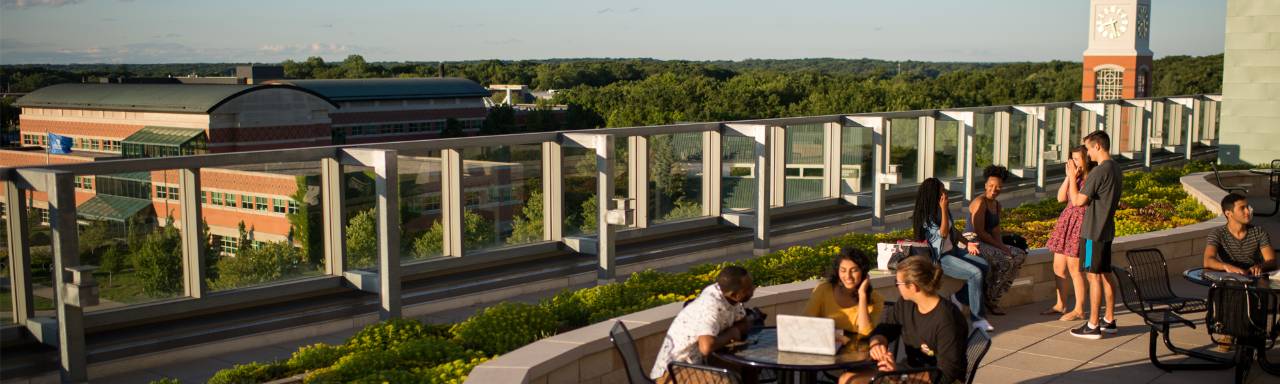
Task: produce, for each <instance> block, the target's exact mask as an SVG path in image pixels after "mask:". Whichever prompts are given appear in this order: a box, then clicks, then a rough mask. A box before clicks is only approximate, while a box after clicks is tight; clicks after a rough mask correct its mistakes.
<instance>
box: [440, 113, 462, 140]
mask: <svg viewBox="0 0 1280 384" xmlns="http://www.w3.org/2000/svg"><path fill="white" fill-rule="evenodd" d="M462 136H466V133H464V132H462V122H461V121H458V119H455V118H452V117H450V118H448V119H446V120H445V121H444V128H443V129H441V130H440V137H462Z"/></svg>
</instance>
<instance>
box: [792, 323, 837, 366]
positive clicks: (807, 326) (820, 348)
mask: <svg viewBox="0 0 1280 384" xmlns="http://www.w3.org/2000/svg"><path fill="white" fill-rule="evenodd" d="M835 329H836V321H835V320H832V319H828V318H825V317H808V316H791V315H778V351H781V352H800V353H811V354H816V355H827V356H833V355H835V354H836V333H835Z"/></svg>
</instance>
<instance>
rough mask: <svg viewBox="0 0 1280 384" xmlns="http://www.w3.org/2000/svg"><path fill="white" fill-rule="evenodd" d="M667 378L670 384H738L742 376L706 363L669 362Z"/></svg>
mask: <svg viewBox="0 0 1280 384" xmlns="http://www.w3.org/2000/svg"><path fill="white" fill-rule="evenodd" d="M667 378H669V379H671V384H739V383H742V378H740V377H739V376H738V374H737V373H736V372H733V371H730V370H728V369H724V368H718V367H711V366H706V365H698V364H689V363H682V362H678V361H675V362H671V364H668V365H667Z"/></svg>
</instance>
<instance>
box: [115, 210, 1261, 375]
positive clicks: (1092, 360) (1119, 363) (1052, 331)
mask: <svg viewBox="0 0 1280 384" xmlns="http://www.w3.org/2000/svg"><path fill="white" fill-rule="evenodd" d="M1250 202H1251V204H1252V205H1253V206H1254V207H1255V209H1257V211H1260V212H1269V211H1270V210H1271V207H1272V205H1270V204H1272V203H1270V201H1269V200H1264V199H1260V198H1259V199H1252V198H1251V199H1250ZM1254 223H1255V224H1257V225H1259V226H1262V227H1263V228H1264V229H1266V230H1267V232H1268V233H1269V234H1270V235H1271V238H1272V239H1273V240H1274V241H1276V243H1275V245H1276V246H1280V215H1278V216H1277V217H1272V218H1264V217H1258V218H1256V219H1255V220H1254ZM704 262H712V261H702V262H699V264H701V263H704ZM669 269H673V270H674V269H680V268H679V267H673V268H669ZM1171 281H1172V282H1173V285H1174V289H1175V291H1177V292H1178V294H1180V295H1183V296H1191V297H1205V295H1206V294H1207V289H1206V288H1204V287H1202V286H1198V285H1195V284H1192V283H1190V282H1187V281H1186V280H1184V279H1182V278H1181V276H1173V277H1172V279H1171ZM882 293H884V292H882ZM547 295H549V293H546V292H543V293H534V294H529V295H524V296H520V297H516V298H513V299H512V300H515V301H523V302H530V303H532V302H537V301H538V300H539V299H541V298H542V297H545V296H547ZM1051 305H1052V303H1051V302H1040V303H1033V304H1029V305H1024V306H1020V307H1015V308H1009V309H1008V312H1009V314H1008V315H1007V316H998V317H992V318H991V319H990V320H991V322H992V323H993V324H994V325H995V326H996V327H997V330H996V332H994V333H993V334H992V347H991V351H990V352H988V353H987V356H986V358H984V359H983V365H982V368H981V369H979V371H978V375H977V378H976V380H975V382H976V383H983V384H1005V383H1020V384H1022V383H1025V384H1040V383H1106V384H1111V383H1123V384H1138V383H1230V382H1231V380H1232V375H1233V372H1232V371H1230V370H1221V371H1178V372H1174V373H1166V372H1163V371H1161V370H1159V369H1157V368H1155V367H1154V366H1152V365H1151V363H1150V362H1149V361H1148V359H1147V337H1148V336H1147V330H1148V328H1147V327H1146V326H1145V325H1144V324H1143V323H1142V321H1141V320H1140V319H1139V318H1138V317H1137V316H1136V315H1134V314H1131V313H1128V312H1127V311H1123V310H1117V317H1116V318H1117V321H1118V322H1119V325H1120V331H1119V333H1118V334H1116V335H1111V336H1109V337H1106V338H1104V339H1102V340H1084V339H1079V338H1075V337H1072V336H1071V335H1070V334H1069V333H1068V332H1067V331H1068V330H1069V329H1070V328H1071V327H1072V326H1078V325H1079V324H1080V323H1079V322H1061V321H1057V317H1056V316H1040V315H1039V312H1040V311H1042V310H1044V309H1045V308H1048V307H1049V306H1051ZM480 308H481V306H472V307H468V308H460V309H456V310H451V311H446V312H442V313H435V314H432V315H430V316H427V317H425V318H419V320H422V321H424V322H428V323H436V324H444V323H454V322H458V321H461V320H464V319H466V318H467V317H470V316H471V315H472V314H474V313H475V312H476V311H477V310H479V309H480ZM1121 308H1122V307H1121ZM1188 318H1190V319H1192V320H1194V321H1196V322H1197V326H1196V329H1189V328H1185V327H1179V328H1175V329H1174V331H1173V340H1174V343H1175V344H1177V345H1179V346H1188V347H1191V346H1196V347H1197V348H1198V349H1199V350H1203V351H1210V352H1213V351H1212V349H1211V346H1210V341H1209V336H1208V334H1207V333H1205V331H1204V326H1203V315H1193V316H1188ZM353 333H355V330H349V331H343V332H336V333H331V334H327V335H322V336H318V337H315V338H311V339H307V340H300V341H296V342H292V343H287V344H281V345H277V346H274V347H271V348H265V349H258V350H252V351H238V352H230V353H226V354H223V355H219V356H216V357H213V358H209V359H202V360H197V361H185V362H175V363H173V364H170V365H167V366H162V367H157V368H152V369H148V370H142V371H137V372H131V373H128V374H124V375H118V376H112V377H107V378H103V379H102V380H101V382H105V383H147V382H150V381H152V380H158V379H161V378H164V377H172V378H176V379H178V380H180V381H182V382H183V383H203V382H205V381H207V380H208V379H209V377H211V376H212V375H213V374H214V373H215V372H217V371H218V370H221V369H224V368H228V367H231V366H233V365H235V364H244V363H248V362H254V361H259V362H266V361H271V360H276V359H287V358H289V356H290V354H291V353H293V351H296V350H297V349H298V347H300V346H303V345H308V344H314V343H329V344H338V343H343V342H345V341H346V339H347V338H348V337H350V336H351V335H352V334H353ZM1158 347H1159V350H1160V351H1161V356H1171V352H1170V351H1168V350H1167V349H1166V348H1165V347H1164V345H1163V343H1161V344H1160V345H1159V346H1158ZM1268 356H1273V358H1272V359H1271V361H1280V348H1277V349H1275V350H1273V351H1271V352H1270V354H1269V355H1268ZM1248 382H1250V383H1277V384H1280V377H1275V376H1267V375H1266V374H1265V373H1263V372H1262V371H1261V369H1260V368H1258V367H1256V366H1255V367H1254V369H1252V370H1251V375H1250V379H1249V381H1248Z"/></svg>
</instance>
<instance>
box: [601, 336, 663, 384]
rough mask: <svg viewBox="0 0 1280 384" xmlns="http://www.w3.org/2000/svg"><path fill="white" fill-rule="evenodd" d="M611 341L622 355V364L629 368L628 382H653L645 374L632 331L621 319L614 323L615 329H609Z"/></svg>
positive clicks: (643, 383) (649, 383) (637, 383)
mask: <svg viewBox="0 0 1280 384" xmlns="http://www.w3.org/2000/svg"><path fill="white" fill-rule="evenodd" d="M609 341H612V342H613V346H614V348H617V349H618V354H619V355H621V356H622V365H623V367H625V368H626V369H627V382H629V383H631V384H653V380H650V379H649V375H647V374H645V371H644V367H641V366H640V353H639V352H637V351H636V342H635V340H634V339H632V338H631V332H630V331H627V326H626V325H623V324H622V322H621V321H619V322H616V323H614V324H613V329H610V330H609Z"/></svg>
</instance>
